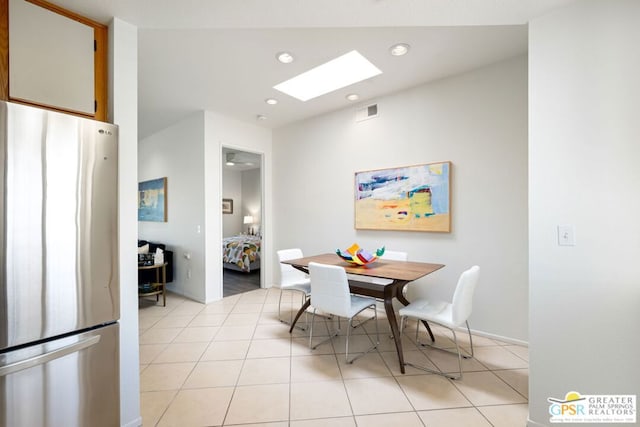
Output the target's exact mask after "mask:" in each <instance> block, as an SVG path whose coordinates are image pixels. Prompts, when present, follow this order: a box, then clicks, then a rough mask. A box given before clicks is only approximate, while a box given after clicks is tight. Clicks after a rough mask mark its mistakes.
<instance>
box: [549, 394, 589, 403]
mask: <svg viewBox="0 0 640 427" xmlns="http://www.w3.org/2000/svg"><path fill="white" fill-rule="evenodd" d="M581 400H584V397H582V396H580V393H578V392H577V391H570V392H569V393H567V394H566V395H565V396H564V400H561V399H555V398H553V397H549V398H548V399H547V402H550V403H559V404H561V405H563V404H566V403H572V402H579V401H581Z"/></svg>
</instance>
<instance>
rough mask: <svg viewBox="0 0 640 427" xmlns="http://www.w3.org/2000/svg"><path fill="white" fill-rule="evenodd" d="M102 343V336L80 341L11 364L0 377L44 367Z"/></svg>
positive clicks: (0, 372) (2, 369)
mask: <svg viewBox="0 0 640 427" xmlns="http://www.w3.org/2000/svg"><path fill="white" fill-rule="evenodd" d="M98 342H100V335H94V336H92V337H90V338H87V339H84V340H82V341H78V342H77V343H73V344H69V345H67V346H64V347H60V348H59V349H57V350H53V351H50V352H48V353H45V354H41V355H39V356H35V357H30V358H29V359H25V360H21V361H19V362H14V363H10V364H8V365H6V366H2V367H0V377H3V376H6V375H9V374H13V373H15V372H18V371H22V370H23V369H27V368H31V367H34V366H37V365H43V364H45V363H47V362H50V361H52V360H55V359H59V358H61V357H64V356H66V355H68V354H71V353H76V352H78V351H80V350H82V349H85V348H87V347H91V346H92V345H96V344H97V343H98Z"/></svg>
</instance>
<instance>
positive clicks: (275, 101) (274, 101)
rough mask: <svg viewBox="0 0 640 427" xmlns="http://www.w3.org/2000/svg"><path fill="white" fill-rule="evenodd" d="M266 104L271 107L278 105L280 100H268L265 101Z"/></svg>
mask: <svg viewBox="0 0 640 427" xmlns="http://www.w3.org/2000/svg"><path fill="white" fill-rule="evenodd" d="M264 102H266V103H267V104H269V105H276V104H277V103H278V100H277V99H275V98H267V99H265V100H264Z"/></svg>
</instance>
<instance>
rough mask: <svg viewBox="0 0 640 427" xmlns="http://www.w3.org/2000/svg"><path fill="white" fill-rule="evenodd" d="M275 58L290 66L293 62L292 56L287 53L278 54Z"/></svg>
mask: <svg viewBox="0 0 640 427" xmlns="http://www.w3.org/2000/svg"><path fill="white" fill-rule="evenodd" d="M276 58H277V59H278V61H280V62H282V63H283V64H291V63H292V62H293V55H291V54H290V53H289V52H278V53H277V54H276Z"/></svg>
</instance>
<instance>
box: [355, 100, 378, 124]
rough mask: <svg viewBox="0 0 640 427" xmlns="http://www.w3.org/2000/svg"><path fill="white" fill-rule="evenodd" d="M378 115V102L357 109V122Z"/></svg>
mask: <svg viewBox="0 0 640 427" xmlns="http://www.w3.org/2000/svg"><path fill="white" fill-rule="evenodd" d="M375 117H378V104H371V105H367V106H366V107H362V108H358V109H357V110H356V122H361V121H363V120H369V119H373V118H375Z"/></svg>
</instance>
